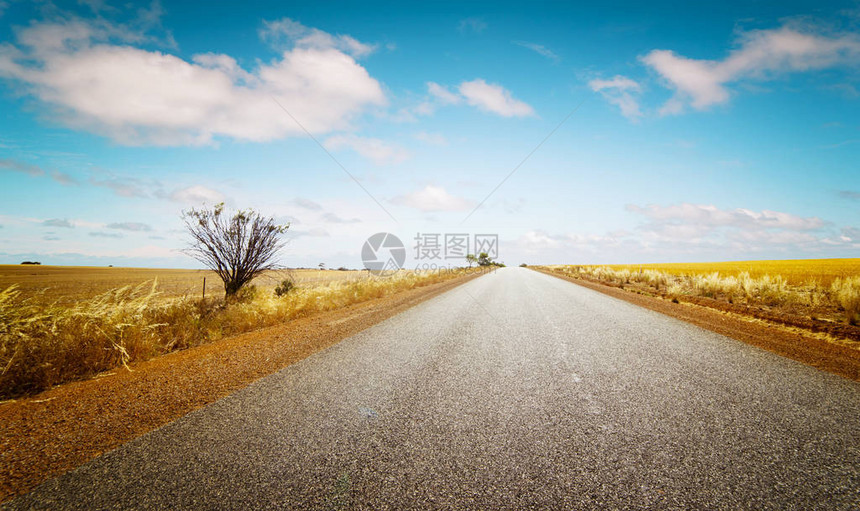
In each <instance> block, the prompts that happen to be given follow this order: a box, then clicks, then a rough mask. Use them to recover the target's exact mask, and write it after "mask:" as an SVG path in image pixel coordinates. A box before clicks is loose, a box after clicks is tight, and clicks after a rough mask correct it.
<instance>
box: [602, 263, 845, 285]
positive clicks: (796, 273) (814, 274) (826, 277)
mask: <svg viewBox="0 0 860 511" xmlns="http://www.w3.org/2000/svg"><path fill="white" fill-rule="evenodd" d="M606 267H607V268H609V269H611V270H624V269H626V270H629V271H631V272H639V271H640V270H643V271H644V270H656V271H659V272H661V273H665V274H669V275H678V276H680V275H705V274H709V273H713V272H717V273H719V274H720V275H722V276H724V277H729V276H732V277H738V276H740V274H741V273H748V274H749V275H750V276H751V277H752V278H755V279H757V278H760V277H764V276H765V275H779V276H781V277H782V278H783V279H785V281H786V283H787V284H790V285H792V286H800V285H806V284H808V283H809V282H811V281H817V282H818V283H819V284H821V285H823V286H829V285H830V284H831V283H832V282H833V281H834V280H836V279H838V278H843V279H844V278H845V277H851V276H856V275H860V259H789V260H772V261H731V262H720V263H658V264H616V265H608V266H606Z"/></svg>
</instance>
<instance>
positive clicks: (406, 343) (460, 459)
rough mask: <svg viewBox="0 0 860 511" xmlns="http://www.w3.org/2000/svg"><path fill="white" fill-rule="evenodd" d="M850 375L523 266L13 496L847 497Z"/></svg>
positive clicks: (44, 504)
mask: <svg viewBox="0 0 860 511" xmlns="http://www.w3.org/2000/svg"><path fill="white" fill-rule="evenodd" d="M858 424H860V384H858V383H855V382H852V381H850V380H847V379H844V378H841V377H838V376H834V375H832V374H828V373H824V372H821V371H818V370H817V369H814V368H811V367H808V366H804V365H802V364H800V363H797V362H794V361H792V360H788V359H784V358H781V357H778V356H776V355H773V354H771V353H768V352H765V351H761V350H759V349H757V348H754V347H751V346H748V345H745V344H743V343H740V342H737V341H733V340H731V339H728V338H726V337H722V336H720V335H717V334H714V333H711V332H708V331H705V330H702V329H699V328H697V327H694V326H691V325H688V324H685V323H682V322H679V321H677V320H675V319H672V318H669V317H666V316H663V315H660V314H658V313H655V312H652V311H648V310H645V309H641V308H638V307H636V306H634V305H631V304H628V303H626V302H622V301H619V300H616V299H613V298H610V297H607V296H605V295H602V294H600V293H597V292H594V291H591V290H588V289H584V288H581V287H579V286H577V285H575V284H572V283H569V282H565V281H562V280H559V279H555V278H553V277H550V276H547V275H544V274H541V273H537V272H533V271H530V270H527V269H522V268H505V269H501V270H499V271H497V272H495V273H493V274H488V275H485V276H483V277H480V278H478V279H476V280H473V281H471V282H468V283H466V284H464V285H462V286H460V287H458V288H456V289H454V290H452V291H450V292H448V293H445V294H443V295H440V296H438V297H436V298H434V299H432V300H429V301H427V302H424V303H423V304H421V305H419V306H417V307H415V308H413V309H410V310H409V311H406V312H405V313H403V314H400V315H398V316H395V317H393V318H391V319H389V320H387V321H385V322H383V323H380V324H378V325H376V326H375V327H372V328H370V329H368V330H365V331H364V332H362V333H360V334H359V335H356V336H354V337H352V338H349V339H347V340H345V341H343V342H341V343H340V344H338V345H336V346H334V347H332V348H330V349H328V350H326V351H324V352H321V353H318V354H316V355H314V356H311V357H310V358H308V359H306V360H304V361H302V362H300V363H298V364H295V365H293V366H290V367H288V368H286V369H284V370H283V371H281V372H279V373H276V374H274V375H272V376H270V377H267V378H264V379H262V380H259V381H257V382H256V383H254V384H252V385H251V386H249V387H247V388H245V389H244V390H242V391H240V392H237V393H235V394H233V395H231V396H229V397H227V398H225V399H222V400H220V401H218V402H216V403H214V404H212V405H210V406H208V407H205V408H203V409H201V410H198V411H196V412H193V413H191V414H188V415H187V416H185V417H183V418H182V419H180V420H178V421H176V422H174V423H171V424H169V425H167V426H165V427H163V428H161V429H158V430H156V431H153V432H151V433H149V434H147V435H145V436H143V437H141V438H138V439H137V440H135V441H133V442H130V443H128V444H126V445H125V446H123V447H121V448H119V449H117V450H115V451H113V452H111V453H108V454H106V455H104V456H101V457H100V458H97V459H95V460H93V461H92V462H91V463H89V464H87V465H85V466H83V467H81V468H80V469H78V470H76V471H74V472H71V473H69V474H66V475H65V476H63V477H60V478H57V479H54V480H51V481H49V482H47V483H45V484H43V485H42V486H40V487H39V488H37V489H36V490H35V491H33V492H32V493H30V494H28V495H26V496H24V497H22V498H19V499H18V500H15V501H12V502H11V503H9V504H8V505H9V507H10V508H12V509H17V508H21V509H25V508H36V509H40V508H69V509H74V508H76V509H112V508H115V509H128V508H138V509H140V508H150V509H177V508H178V509H182V508H185V509H207V508H221V509H273V508H275V509H278V508H301V509H305V508H322V509H346V508H367V509H386V508H387V509H403V508H445V509H474V508H481V509H498V508H520V509H521V508H537V507H540V508H556V509H558V508H568V509H612V508H616V509H643V508H653V509H672V508H677V509H756V510H758V509H787V508H794V509H828V510H837V509H858V507H860V435H858V429H857V428H858Z"/></svg>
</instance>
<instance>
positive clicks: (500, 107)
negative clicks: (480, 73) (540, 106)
mask: <svg viewBox="0 0 860 511" xmlns="http://www.w3.org/2000/svg"><path fill="white" fill-rule="evenodd" d="M459 91H460V94H461V95H462V96H463V97H465V98H466V102H467V103H469V104H470V105H472V106H474V107H477V108H478V109H480V110H484V111H486V112H492V113H494V114H498V115H501V116H502V117H526V116H530V115H534V109H532V107H531V106H529V105H528V104H527V103H524V102H522V101H520V100H518V99H514V97H513V96H512V95H511V93H510V91H508V90H507V89H505V88H504V87H502V86H501V85H495V84H491V83H487V82H485V81H484V80H482V79H480V78H478V79H477V80H472V81H471V82H463V83H461V84H460V87H459Z"/></svg>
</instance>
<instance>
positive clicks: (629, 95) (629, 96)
mask: <svg viewBox="0 0 860 511" xmlns="http://www.w3.org/2000/svg"><path fill="white" fill-rule="evenodd" d="M588 86H589V87H591V90H593V91H594V92H599V93H600V95H601V96H603V97H604V98H605V99H606V100H607V101H609V102H610V103H612V104H613V105H615V106H617V107H618V108H620V109H621V114H622V115H623V116H624V117H627V118H628V119H637V118H639V117H641V116H642V111H641V110H640V109H639V102H638V101H637V100H636V98H635V97H633V94H634V93H635V94H638V93H639V92H640V91H641V90H642V88H641V87H640V86H639V84H638V83H636V82H635V81H633V80H631V79H630V78H627V77H626V76H621V75H616V76H615V77H614V78H612V79H611V80H600V79H596V80H591V81H590V82H588Z"/></svg>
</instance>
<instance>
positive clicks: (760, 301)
mask: <svg viewBox="0 0 860 511" xmlns="http://www.w3.org/2000/svg"><path fill="white" fill-rule="evenodd" d="M547 268H548V269H550V270H552V271H555V272H558V273H562V274H565V275H569V276H573V277H580V278H582V277H585V278H591V279H596V280H600V281H603V282H610V283H614V284H618V285H621V286H624V285H625V284H627V283H630V282H636V283H640V284H643V285H646V286H649V287H652V288H654V289H655V290H657V291H661V292H665V293H666V294H667V295H668V296H670V297H673V298H679V297H681V296H702V297H707V298H715V299H725V300H727V301H729V302H735V301H742V302H745V303H748V304H755V305H767V306H773V307H808V308H816V307H832V308H834V309H837V310H839V311H841V312H842V313H843V319H844V320H845V321H847V322H848V323H850V324H857V323H858V322H860V276H852V277H846V278H836V279H835V280H833V281H832V283H831V284H830V285H829V286H826V285H822V284H821V283H820V281H818V280H816V279H811V280H807V281H806V282H805V283H803V284H797V285H792V284H790V283H789V281H788V280H787V279H786V278H785V277H783V276H782V275H767V274H765V275H761V276H758V277H752V276H751V275H750V274H749V272H746V271H742V272H739V273H738V274H737V275H725V276H724V275H721V274H720V273H719V272H709V273H700V274H692V275H689V274H682V275H678V274H672V273H667V272H661V271H658V270H653V269H646V270H641V271H631V270H630V269H629V268H626V267H622V268H620V269H614V268H610V267H608V266H550V267H547ZM795 280H796V281H798V282H799V279H795Z"/></svg>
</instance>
